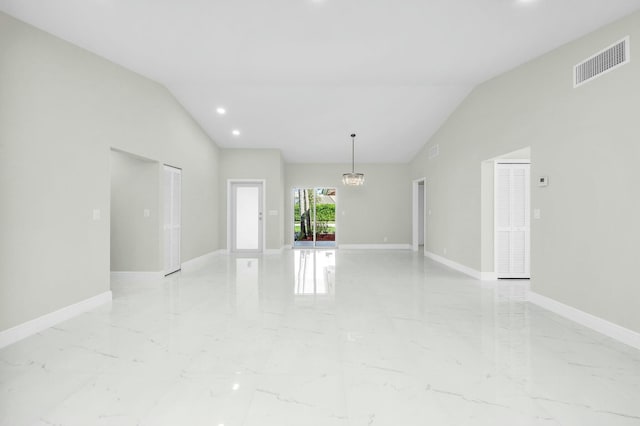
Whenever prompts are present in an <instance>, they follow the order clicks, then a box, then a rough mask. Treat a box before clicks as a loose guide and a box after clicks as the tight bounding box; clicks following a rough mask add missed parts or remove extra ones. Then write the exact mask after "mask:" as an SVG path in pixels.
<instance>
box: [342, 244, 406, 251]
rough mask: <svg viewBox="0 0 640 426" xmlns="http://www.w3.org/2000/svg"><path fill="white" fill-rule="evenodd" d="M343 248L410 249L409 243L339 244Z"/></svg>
mask: <svg viewBox="0 0 640 426" xmlns="http://www.w3.org/2000/svg"><path fill="white" fill-rule="evenodd" d="M339 248H341V249H345V250H411V244H340V245H339Z"/></svg>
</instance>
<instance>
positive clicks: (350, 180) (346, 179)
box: [342, 133, 364, 186]
mask: <svg viewBox="0 0 640 426" xmlns="http://www.w3.org/2000/svg"><path fill="white" fill-rule="evenodd" d="M355 141H356V134H355V133H352V134H351V173H344V174H343V175H342V183H343V184H345V185H348V186H360V185H363V184H364V173H356V172H355V171H354V170H355Z"/></svg>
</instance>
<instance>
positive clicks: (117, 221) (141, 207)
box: [109, 149, 179, 279]
mask: <svg viewBox="0 0 640 426" xmlns="http://www.w3.org/2000/svg"><path fill="white" fill-rule="evenodd" d="M160 170H161V165H160V163H159V162H157V161H155V160H151V159H148V158H144V157H141V156H138V155H135V154H131V153H128V152H124V151H120V150H116V149H111V151H110V177H111V190H110V215H109V218H110V219H109V227H110V229H109V233H110V271H111V274H112V277H118V278H145V279H146V278H153V279H156V278H161V277H162V275H163V271H164V269H163V264H162V236H161V233H160V229H161V227H162V223H163V222H162V221H163V211H162V207H161V204H160V200H161V199H162V197H161V178H160V177H161V174H160ZM178 232H179V230H178ZM178 238H179V234H178Z"/></svg>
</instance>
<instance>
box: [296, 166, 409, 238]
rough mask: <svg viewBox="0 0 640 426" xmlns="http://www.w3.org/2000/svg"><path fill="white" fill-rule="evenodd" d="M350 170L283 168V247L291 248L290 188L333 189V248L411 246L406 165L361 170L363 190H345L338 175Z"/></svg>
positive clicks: (333, 167)
mask: <svg viewBox="0 0 640 426" xmlns="http://www.w3.org/2000/svg"><path fill="white" fill-rule="evenodd" d="M350 170H351V164H287V165H286V166H285V176H286V185H285V188H286V189H285V195H286V201H285V206H286V210H285V215H284V219H285V222H284V225H285V242H286V244H287V245H291V244H293V225H292V224H293V198H292V193H293V192H292V191H293V188H300V187H303V188H304V187H308V188H313V187H334V188H337V197H336V216H337V217H336V239H337V241H338V244H385V241H384V239H385V237H386V238H387V241H386V243H387V244H411V226H412V222H411V205H412V204H411V203H412V200H411V191H412V182H411V179H410V177H409V168H408V167H407V165H406V164H361V165H356V171H358V172H361V173H364V175H365V184H364V185H363V186H361V187H347V186H344V185H343V184H342V174H343V173H345V172H348V171H350Z"/></svg>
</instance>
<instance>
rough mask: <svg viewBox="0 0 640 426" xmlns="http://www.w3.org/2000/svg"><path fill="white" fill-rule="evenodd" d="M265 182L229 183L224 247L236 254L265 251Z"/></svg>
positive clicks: (238, 181)
mask: <svg viewBox="0 0 640 426" xmlns="http://www.w3.org/2000/svg"><path fill="white" fill-rule="evenodd" d="M263 192H264V181H255V180H251V181H246V180H229V181H228V192H227V193H228V202H227V205H228V211H227V230H228V232H227V247H229V250H231V251H232V252H236V253H261V252H262V251H263V250H264V226H263V217H262V216H263V211H264V197H263Z"/></svg>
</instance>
